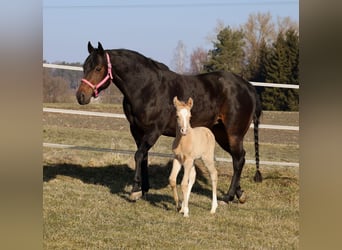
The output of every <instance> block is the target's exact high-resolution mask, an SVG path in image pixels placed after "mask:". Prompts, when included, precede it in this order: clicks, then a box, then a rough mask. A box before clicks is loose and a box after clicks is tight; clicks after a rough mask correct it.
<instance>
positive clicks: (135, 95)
mask: <svg viewBox="0 0 342 250" xmlns="http://www.w3.org/2000/svg"><path fill="white" fill-rule="evenodd" d="M88 51H89V56H88V57H87V59H86V60H85V62H84V65H83V71H84V78H83V79H82V81H81V84H80V86H79V88H78V90H77V93H76V97H77V100H78V102H79V104H81V105H84V104H88V103H89V102H90V99H91V97H96V96H97V94H98V93H99V92H100V91H101V90H103V89H105V88H107V87H108V86H109V85H110V83H111V81H112V82H113V83H114V84H115V85H116V86H117V87H118V88H119V89H120V91H121V92H122V94H123V95H124V99H123V109H124V112H125V115H126V117H127V119H128V121H129V123H130V130H131V133H132V136H133V137H134V140H135V142H136V145H137V151H136V153H135V156H134V157H135V164H136V168H135V175H134V180H133V189H132V192H131V195H130V198H131V199H132V200H135V199H138V198H140V197H141V195H143V194H144V193H146V192H148V190H149V188H150V186H149V179H148V165H147V163H148V151H149V149H150V148H151V147H152V146H153V145H154V144H155V143H156V141H157V140H158V138H159V137H160V136H161V135H166V136H172V137H174V136H175V135H176V127H177V125H176V117H175V115H176V114H175V109H174V107H173V97H174V96H178V98H179V99H180V100H183V101H186V100H188V98H189V97H192V98H193V99H194V102H195V103H196V105H195V106H194V107H193V109H192V118H191V124H192V126H193V127H197V126H205V127H208V128H209V129H210V130H211V131H212V132H213V134H214V135H215V139H216V142H217V143H218V144H219V145H220V146H221V147H222V148H223V149H224V150H225V151H227V152H229V153H230V154H231V156H232V159H233V169H234V173H233V177H232V180H231V184H230V187H229V190H228V192H227V197H225V200H227V201H232V200H233V199H234V196H235V195H236V196H237V198H238V199H239V201H240V202H244V201H245V196H244V195H243V191H242V189H241V187H240V176H241V172H242V169H243V166H244V163H245V150H244V148H243V139H244V136H245V134H246V132H247V131H248V128H249V126H250V124H251V122H252V121H253V123H254V138H255V157H256V168H257V171H256V174H255V176H254V180H255V181H259V182H260V181H261V180H262V178H261V174H260V172H259V150H258V125H259V118H260V115H261V105H260V101H259V98H258V96H257V94H256V91H255V89H254V87H253V86H252V85H251V84H250V83H249V82H248V81H245V80H244V79H242V78H241V77H239V76H237V75H235V74H233V73H230V72H212V73H206V74H199V75H193V76H187V75H179V74H176V73H175V72H172V71H171V70H169V68H168V67H167V66H166V65H164V64H162V63H159V62H156V61H154V60H152V59H150V58H147V57H145V56H143V55H141V54H139V53H137V52H135V51H131V50H125V49H114V50H104V49H103V47H102V45H101V43H98V48H93V46H92V45H91V43H90V42H89V43H88ZM170 147H171V145H170Z"/></svg>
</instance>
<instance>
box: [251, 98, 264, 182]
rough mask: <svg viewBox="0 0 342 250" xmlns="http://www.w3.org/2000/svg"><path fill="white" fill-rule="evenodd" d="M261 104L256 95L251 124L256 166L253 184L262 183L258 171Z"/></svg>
mask: <svg viewBox="0 0 342 250" xmlns="http://www.w3.org/2000/svg"><path fill="white" fill-rule="evenodd" d="M261 111H262V108H261V102H260V99H259V96H258V95H256V107H255V112H254V116H253V124H254V147H255V165H256V173H255V175H254V181H255V182H262V176H261V173H260V171H259V123H260V116H261Z"/></svg>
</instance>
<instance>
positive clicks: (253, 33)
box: [242, 12, 275, 80]
mask: <svg viewBox="0 0 342 250" xmlns="http://www.w3.org/2000/svg"><path fill="white" fill-rule="evenodd" d="M242 29H243V32H244V39H245V47H244V51H245V55H246V67H245V71H244V76H245V78H247V79H250V80H255V78H256V77H257V76H256V75H257V74H258V68H259V63H260V52H261V49H262V48H261V46H264V48H265V46H267V45H269V44H272V42H273V41H274V38H275V28H274V24H273V22H272V16H271V14H270V13H269V12H268V13H265V14H262V13H257V14H250V15H249V17H248V20H247V22H246V23H245V24H244V25H242Z"/></svg>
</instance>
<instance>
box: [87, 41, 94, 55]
mask: <svg viewBox="0 0 342 250" xmlns="http://www.w3.org/2000/svg"><path fill="white" fill-rule="evenodd" d="M94 50H95V49H94V47H93V45H91V43H90V41H89V42H88V52H89V54H91V52H93V51H94Z"/></svg>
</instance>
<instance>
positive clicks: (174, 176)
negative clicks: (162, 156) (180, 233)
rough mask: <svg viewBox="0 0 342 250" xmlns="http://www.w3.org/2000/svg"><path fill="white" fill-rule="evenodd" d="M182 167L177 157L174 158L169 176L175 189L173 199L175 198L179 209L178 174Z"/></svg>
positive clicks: (172, 187)
mask: <svg viewBox="0 0 342 250" xmlns="http://www.w3.org/2000/svg"><path fill="white" fill-rule="evenodd" d="M181 167H182V165H181V163H180V162H179V161H178V160H177V159H174V160H173V163H172V170H171V174H170V177H169V184H170V186H171V189H172V191H173V199H174V200H175V203H176V210H177V211H179V210H180V205H179V198H178V192H177V176H178V173H179V171H180V169H181Z"/></svg>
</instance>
